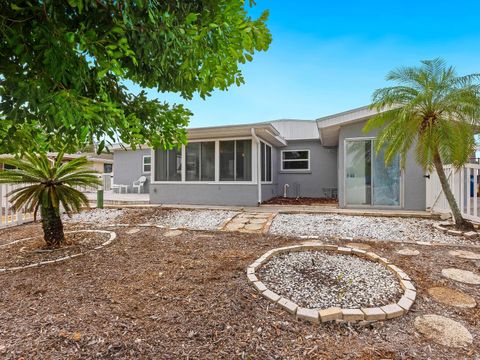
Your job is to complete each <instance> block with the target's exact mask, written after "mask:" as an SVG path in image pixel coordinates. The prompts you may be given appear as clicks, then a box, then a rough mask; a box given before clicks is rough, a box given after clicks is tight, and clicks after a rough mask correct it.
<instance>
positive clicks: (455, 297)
mask: <svg viewBox="0 0 480 360" xmlns="http://www.w3.org/2000/svg"><path fill="white" fill-rule="evenodd" d="M428 294H429V295H430V296H431V297H432V298H434V299H435V300H436V301H438V302H440V303H442V304H445V305H450V306H455V307H459V308H474V307H475V306H476V305H477V302H476V301H475V299H474V298H473V297H471V296H470V295H467V294H464V293H462V292H460V291H457V290H453V289H450V288H447V287H433V288H430V289H428Z"/></svg>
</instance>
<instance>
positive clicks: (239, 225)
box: [225, 222, 245, 231]
mask: <svg viewBox="0 0 480 360" xmlns="http://www.w3.org/2000/svg"><path fill="white" fill-rule="evenodd" d="M244 226H245V223H237V222H235V223H230V224H228V225H227V226H226V227H225V229H227V230H230V231H236V230H240V229H242V228H243V227H244Z"/></svg>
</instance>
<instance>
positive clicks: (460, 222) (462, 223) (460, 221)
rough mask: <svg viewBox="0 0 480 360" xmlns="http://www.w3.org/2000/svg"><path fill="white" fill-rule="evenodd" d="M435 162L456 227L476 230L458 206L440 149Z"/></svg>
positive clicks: (434, 158)
mask: <svg viewBox="0 0 480 360" xmlns="http://www.w3.org/2000/svg"><path fill="white" fill-rule="evenodd" d="M433 164H434V165H435V170H436V171H437V175H438V178H439V179H440V184H441V185H442V190H443V193H444V194H445V197H446V199H447V201H448V205H450V209H451V210H452V214H453V218H454V220H455V227H456V228H457V229H459V230H464V231H465V230H466V231H469V230H474V229H475V228H474V227H473V224H472V223H471V222H470V221H468V220H466V219H464V218H463V216H462V213H461V211H460V209H459V207H458V204H457V201H456V200H455V196H454V195H453V193H452V189H451V188H450V184H449V183H448V179H447V176H446V175H445V170H444V169H443V163H442V158H441V157H440V154H439V152H438V150H437V151H436V152H435V154H434V156H433Z"/></svg>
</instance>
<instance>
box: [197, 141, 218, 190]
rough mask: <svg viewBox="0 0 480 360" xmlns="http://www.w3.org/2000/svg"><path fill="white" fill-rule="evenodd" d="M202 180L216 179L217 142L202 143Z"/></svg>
mask: <svg viewBox="0 0 480 360" xmlns="http://www.w3.org/2000/svg"><path fill="white" fill-rule="evenodd" d="M200 168H201V180H202V181H214V180H215V142H214V141H209V142H202V143H201V161H200Z"/></svg>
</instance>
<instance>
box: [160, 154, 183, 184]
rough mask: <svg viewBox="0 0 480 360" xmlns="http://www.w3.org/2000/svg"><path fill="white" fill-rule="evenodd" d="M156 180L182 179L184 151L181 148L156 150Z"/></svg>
mask: <svg viewBox="0 0 480 360" xmlns="http://www.w3.org/2000/svg"><path fill="white" fill-rule="evenodd" d="M154 176H155V181H181V180H182V152H181V150H180V149H172V150H160V149H159V150H155V174H154Z"/></svg>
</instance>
